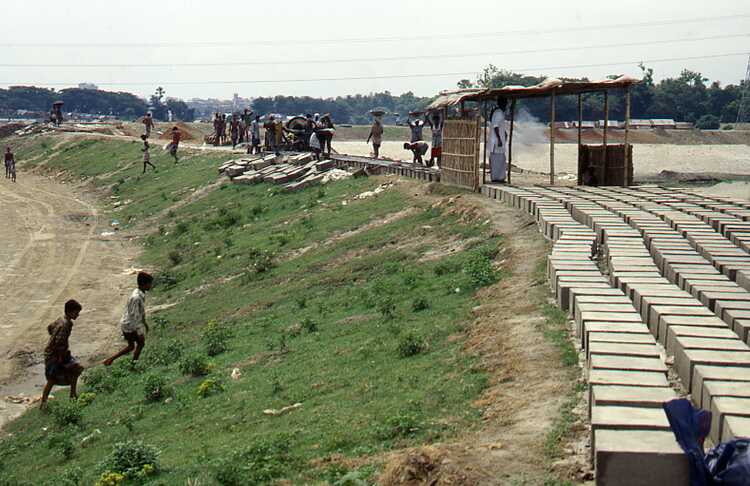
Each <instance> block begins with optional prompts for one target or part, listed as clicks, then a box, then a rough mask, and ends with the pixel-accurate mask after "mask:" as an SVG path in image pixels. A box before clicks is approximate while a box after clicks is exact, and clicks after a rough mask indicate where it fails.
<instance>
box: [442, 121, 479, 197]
mask: <svg viewBox="0 0 750 486" xmlns="http://www.w3.org/2000/svg"><path fill="white" fill-rule="evenodd" d="M479 134H480V123H479V119H475V120H465V119H458V120H446V121H445V124H444V125H443V157H442V164H441V167H440V171H441V175H440V180H441V182H443V183H445V184H452V185H456V186H462V187H468V188H470V189H472V190H474V191H478V190H479V140H480V138H479Z"/></svg>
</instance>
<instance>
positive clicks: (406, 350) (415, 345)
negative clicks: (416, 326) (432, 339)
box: [398, 332, 426, 358]
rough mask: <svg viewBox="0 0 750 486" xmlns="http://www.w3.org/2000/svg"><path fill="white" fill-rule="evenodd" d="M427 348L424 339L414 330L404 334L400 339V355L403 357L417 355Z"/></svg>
mask: <svg viewBox="0 0 750 486" xmlns="http://www.w3.org/2000/svg"><path fill="white" fill-rule="evenodd" d="M425 349H426V345H425V342H424V340H423V339H422V338H421V337H419V336H417V335H416V334H414V333H413V332H408V333H406V334H404V335H403V336H401V338H400V339H399V341H398V355H399V356H401V357H402V358H408V357H410V356H416V355H418V354H419V353H421V352H423V351H424V350H425Z"/></svg>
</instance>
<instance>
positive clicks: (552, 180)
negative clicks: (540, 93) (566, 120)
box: [549, 91, 555, 186]
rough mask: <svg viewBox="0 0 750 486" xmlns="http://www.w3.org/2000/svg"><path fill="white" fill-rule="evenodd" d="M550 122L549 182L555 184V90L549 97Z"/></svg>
mask: <svg viewBox="0 0 750 486" xmlns="http://www.w3.org/2000/svg"><path fill="white" fill-rule="evenodd" d="M549 106H550V109H549V110H550V117H549V118H550V122H549V184H550V185H551V186H554V185H555V92H554V91H552V96H550V99H549Z"/></svg>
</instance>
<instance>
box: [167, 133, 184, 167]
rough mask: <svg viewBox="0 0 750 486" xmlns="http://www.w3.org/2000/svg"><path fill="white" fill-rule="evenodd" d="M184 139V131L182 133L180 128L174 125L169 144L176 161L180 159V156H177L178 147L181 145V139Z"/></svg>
mask: <svg viewBox="0 0 750 486" xmlns="http://www.w3.org/2000/svg"><path fill="white" fill-rule="evenodd" d="M181 139H182V133H180V129H179V128H178V127H177V126H174V127H172V142H171V143H170V144H169V145H168V146H167V148H168V149H169V155H171V156H172V157H174V163H175V164H176V163H177V162H179V161H180V158H179V157H177V148H178V147H179V146H180V140H181Z"/></svg>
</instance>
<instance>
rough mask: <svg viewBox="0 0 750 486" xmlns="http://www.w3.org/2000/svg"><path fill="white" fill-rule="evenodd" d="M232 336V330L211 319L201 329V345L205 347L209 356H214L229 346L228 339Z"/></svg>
mask: <svg viewBox="0 0 750 486" xmlns="http://www.w3.org/2000/svg"><path fill="white" fill-rule="evenodd" d="M231 338H232V332H231V331H230V330H229V328H228V327H226V326H222V325H220V324H218V323H216V322H215V321H211V322H209V323H208V324H207V325H206V328H205V329H204V330H203V337H202V341H203V345H204V346H205V347H206V353H207V354H208V355H209V356H216V355H217V354H221V353H223V352H224V351H226V350H227V349H228V347H229V340H230V339H231Z"/></svg>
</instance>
